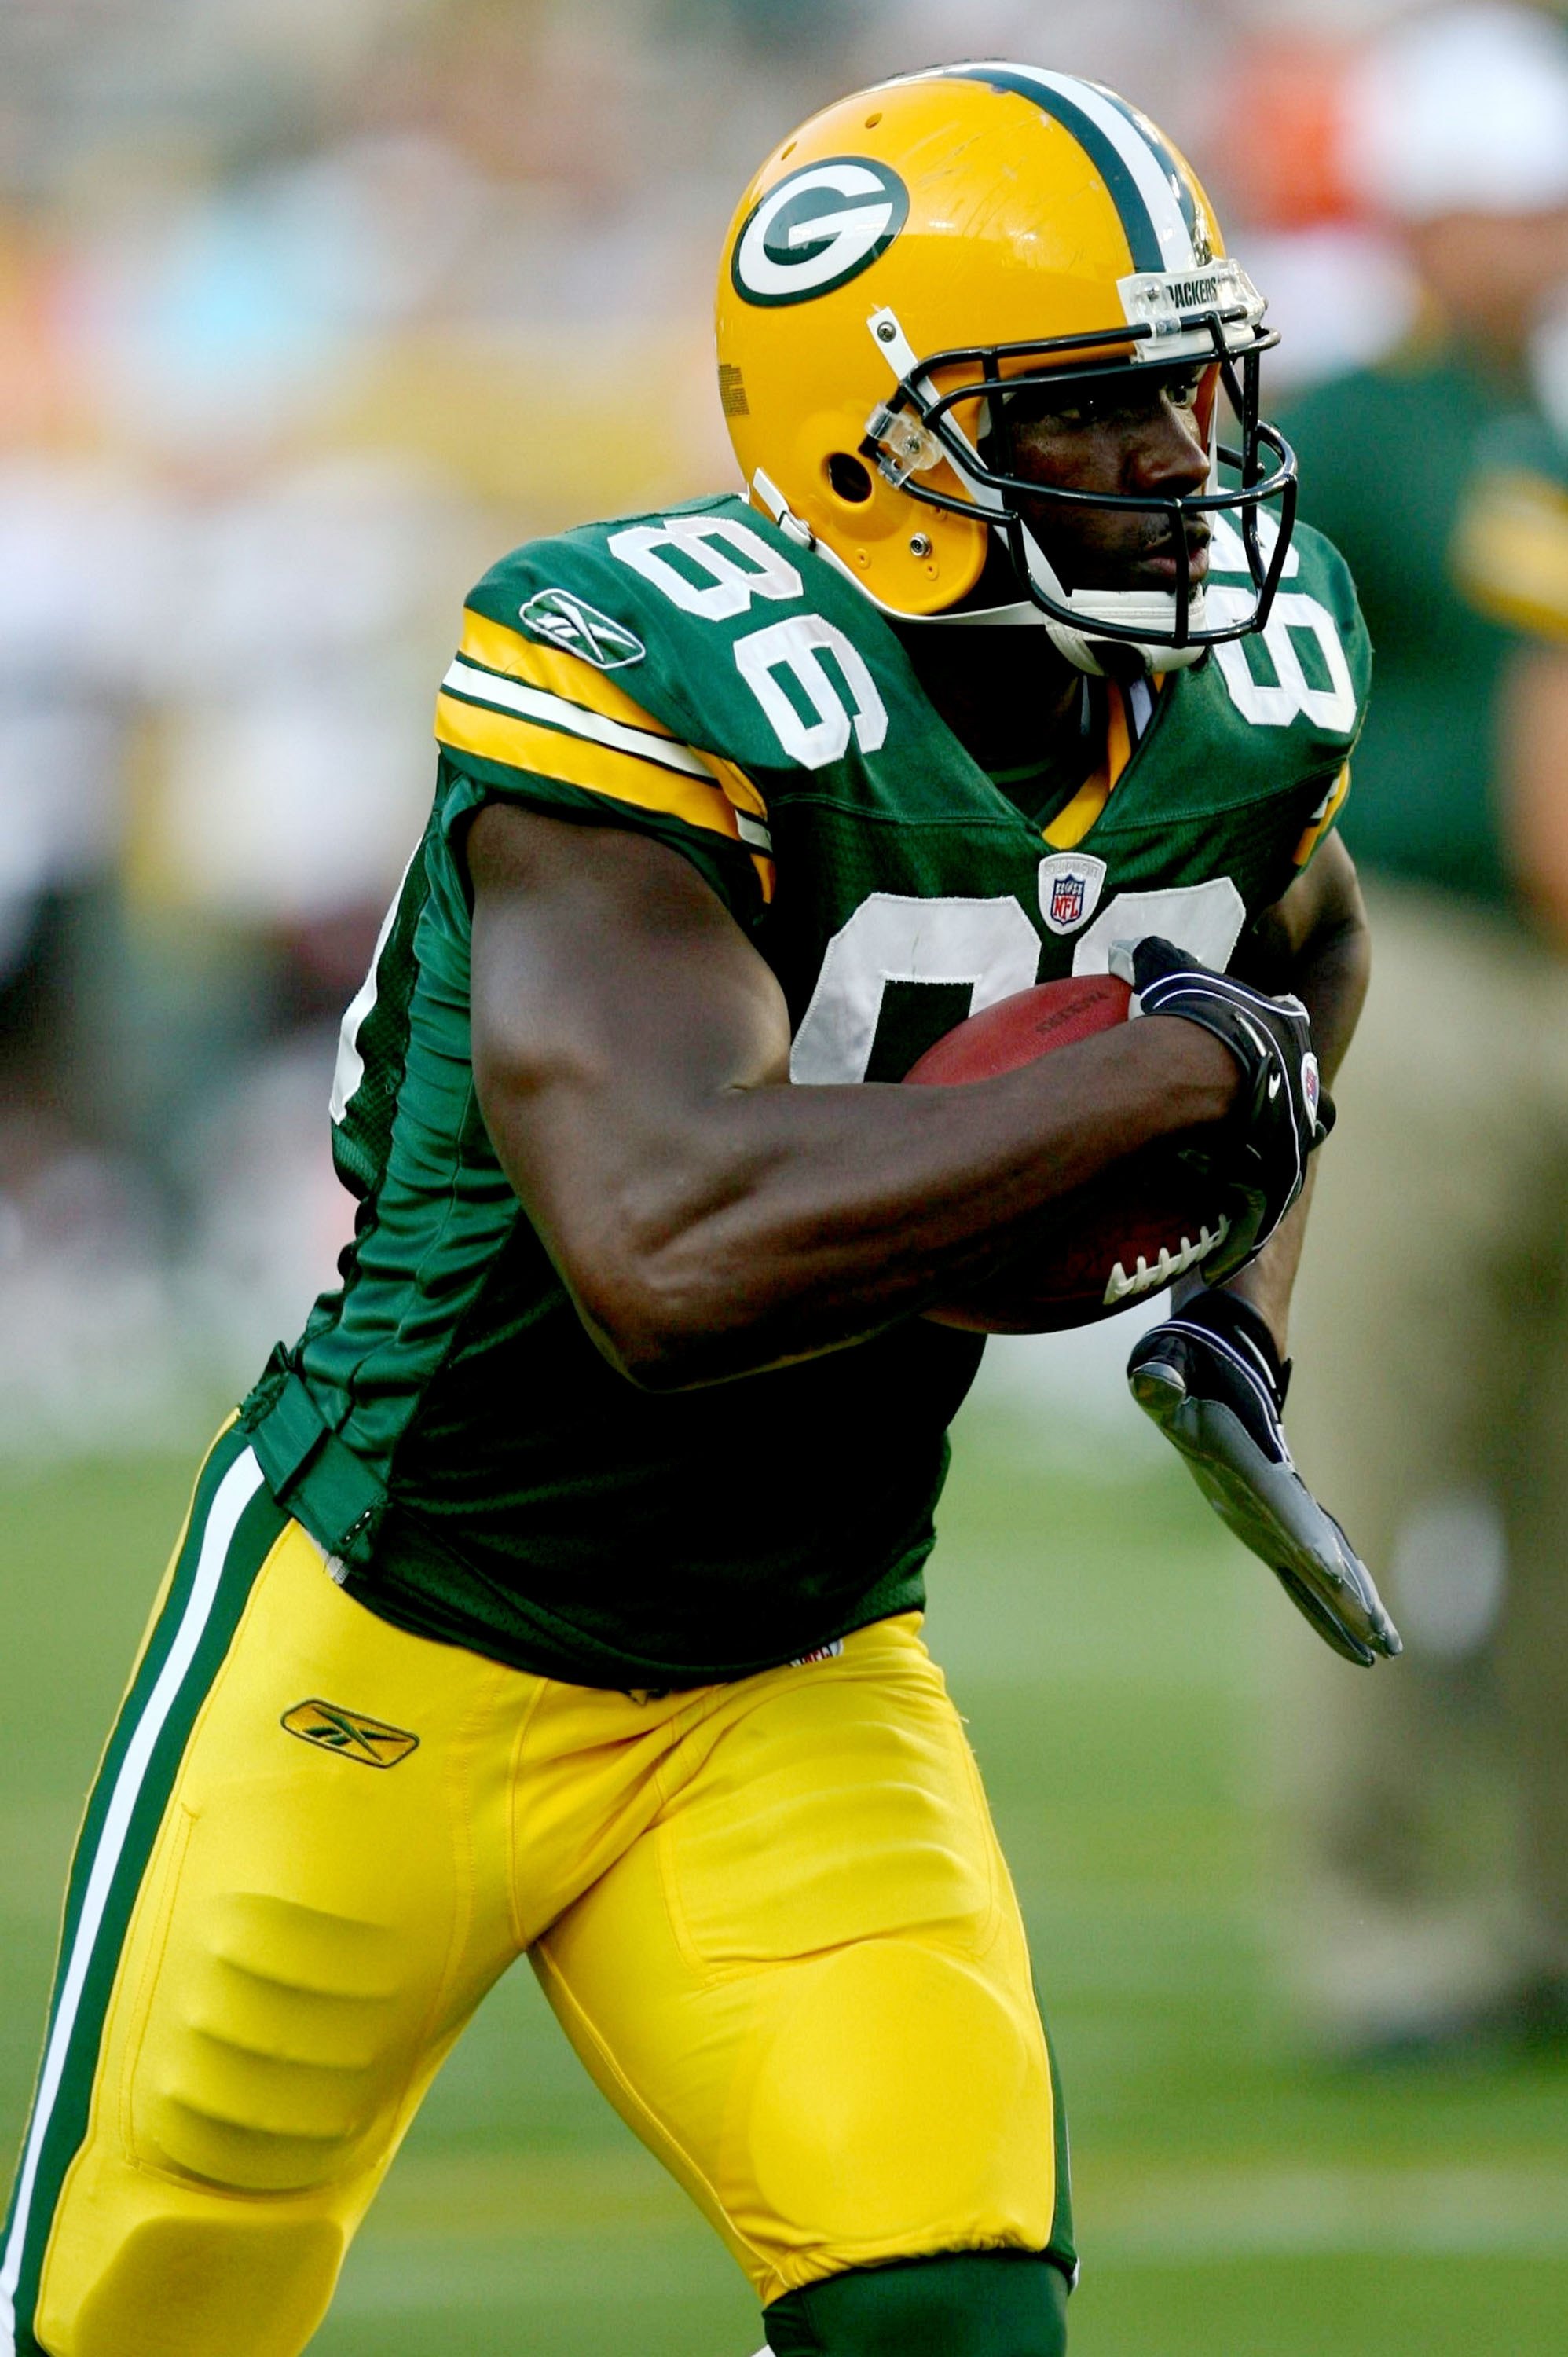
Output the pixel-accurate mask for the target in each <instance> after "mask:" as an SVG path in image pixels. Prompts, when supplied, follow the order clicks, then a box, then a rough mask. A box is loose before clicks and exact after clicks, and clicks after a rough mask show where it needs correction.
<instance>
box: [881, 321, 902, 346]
mask: <svg viewBox="0 0 1568 2357" xmlns="http://www.w3.org/2000/svg"><path fill="white" fill-rule="evenodd" d="M897 332H898V330H897V328H896V327H895V326H894V325H893V322H892V320H891V319H884V320H883V322H882V324H881V326H880V327H879V328H877V330H876V340H877V342H878V343H879V344H890V343H891V342H892V341H893V339H894V337H895V336H896V335H897Z"/></svg>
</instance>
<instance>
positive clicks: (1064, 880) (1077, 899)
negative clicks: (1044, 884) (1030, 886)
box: [1046, 876, 1085, 933]
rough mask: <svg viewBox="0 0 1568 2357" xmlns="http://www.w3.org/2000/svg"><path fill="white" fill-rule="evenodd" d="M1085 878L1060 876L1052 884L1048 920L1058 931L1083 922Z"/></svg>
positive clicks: (1062, 931)
mask: <svg viewBox="0 0 1568 2357" xmlns="http://www.w3.org/2000/svg"><path fill="white" fill-rule="evenodd" d="M1084 890H1085V879H1084V878H1083V877H1081V876H1058V877H1056V878H1055V880H1054V881H1053V883H1052V885H1051V905H1050V908H1049V910H1048V911H1047V918H1046V921H1047V924H1048V925H1050V926H1051V927H1052V928H1053V930H1054V931H1057V932H1061V933H1065V932H1066V931H1068V929H1069V926H1071V925H1079V924H1081V923H1082V922H1083V895H1084Z"/></svg>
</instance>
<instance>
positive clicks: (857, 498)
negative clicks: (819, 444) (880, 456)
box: [827, 450, 872, 508]
mask: <svg viewBox="0 0 1568 2357" xmlns="http://www.w3.org/2000/svg"><path fill="white" fill-rule="evenodd" d="M827 475H828V481H829V483H830V484H831V485H832V489H833V490H834V491H835V492H836V493H837V494H838V497H839V498H840V499H841V500H848V501H849V503H850V505H851V506H852V507H857V508H858V507H864V506H865V502H866V500H868V499H869V498H870V497H871V492H872V481H871V476H870V472H869V470H868V469H867V468H866V467H865V465H864V463H863V462H862V461H861V460H860V459H859V458H854V457H851V456H850V453H849V452H848V451H847V450H835V451H834V452H833V454H832V457H831V458H830V459H829V460H828V466H827Z"/></svg>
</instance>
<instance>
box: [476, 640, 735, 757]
mask: <svg viewBox="0 0 1568 2357" xmlns="http://www.w3.org/2000/svg"><path fill="white" fill-rule="evenodd" d="M441 684H442V686H443V687H444V688H454V689H456V692H457V693H458V694H460V695H470V696H474V697H477V698H478V701H479V702H480V703H481V704H490V705H499V707H500V708H501V709H502V710H503V711H506V712H516V713H519V714H521V716H522V717H523V718H524V719H525V720H540V721H542V722H543V723H544V725H545V726H546V727H550V728H564V729H565V730H566V732H567V734H568V735H569V736H572V737H587V738H588V739H589V740H590V742H591V743H593V744H596V745H608V746H611V747H613V748H614V749H615V750H616V751H617V752H618V753H634V754H636V755H637V757H638V758H639V759H640V760H644V761H657V762H658V763H659V764H660V768H662V769H666V770H682V771H683V772H684V774H685V775H686V776H687V777H689V778H709V777H712V775H713V772H712V770H709V769H708V768H707V767H706V766H705V764H704V763H703V762H702V761H701V760H699V759H698V758H697V756H696V754H695V753H693V750H692V748H691V747H690V746H689V745H681V744H678V743H677V742H676V740H675V738H674V737H659V736H656V735H655V734H654V733H653V731H652V730H651V729H650V728H632V727H628V725H627V723H626V722H625V721H624V720H608V719H607V718H606V717H605V716H604V714H603V713H602V712H585V710H584V709H583V707H582V705H578V704H568V703H567V701H566V699H565V697H564V695H552V694H550V693H549V692H548V690H547V689H545V688H542V687H529V686H526V685H525V684H524V683H523V682H522V681H521V680H516V679H498V678H497V677H496V675H495V673H493V672H488V671H476V670H475V669H474V667H473V665H472V663H466V662H463V661H462V660H461V659H460V658H459V660H458V661H457V662H455V663H454V664H453V665H452V667H451V669H450V671H448V673H447V674H446V678H445V679H444V680H443V681H442V683H441Z"/></svg>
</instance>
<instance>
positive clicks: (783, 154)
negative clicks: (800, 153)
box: [779, 139, 800, 164]
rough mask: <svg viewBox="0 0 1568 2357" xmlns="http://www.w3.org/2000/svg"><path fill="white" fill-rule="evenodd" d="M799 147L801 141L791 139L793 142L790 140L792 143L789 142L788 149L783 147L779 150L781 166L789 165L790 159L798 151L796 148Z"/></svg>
mask: <svg viewBox="0 0 1568 2357" xmlns="http://www.w3.org/2000/svg"><path fill="white" fill-rule="evenodd" d="M799 145H800V142H799V140H796V139H791V140H790V142H789V145H788V147H781V148H780V149H779V162H780V163H781V164H785V163H788V161H789V157H790V156H792V155H793V154H794V153H795V150H796V148H797V147H798V146H799Z"/></svg>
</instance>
